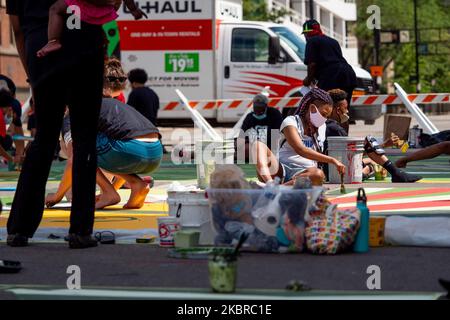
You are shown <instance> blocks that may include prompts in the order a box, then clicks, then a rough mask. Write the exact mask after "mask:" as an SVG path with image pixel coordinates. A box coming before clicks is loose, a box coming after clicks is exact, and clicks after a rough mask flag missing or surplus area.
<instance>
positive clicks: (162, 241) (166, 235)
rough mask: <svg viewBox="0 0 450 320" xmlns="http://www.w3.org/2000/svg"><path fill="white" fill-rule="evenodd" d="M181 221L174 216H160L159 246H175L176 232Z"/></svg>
mask: <svg viewBox="0 0 450 320" xmlns="http://www.w3.org/2000/svg"><path fill="white" fill-rule="evenodd" d="M180 229H181V228H180V223H179V222H178V219H177V218H174V217H161V218H158V232H159V246H160V247H165V248H172V247H175V237H174V235H175V232H177V231H179V230H180Z"/></svg>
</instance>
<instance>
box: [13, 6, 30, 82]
mask: <svg viewBox="0 0 450 320" xmlns="http://www.w3.org/2000/svg"><path fill="white" fill-rule="evenodd" d="M9 18H10V21H11V26H12V28H13V32H14V37H15V39H16V47H17V52H18V53H19V57H20V61H21V62H22V65H23V68H24V69H25V72H26V74H27V76H29V74H28V68H27V62H26V61H27V59H26V54H25V38H24V35H23V32H22V29H21V28H20V21H19V17H18V16H15V15H10V16H9Z"/></svg>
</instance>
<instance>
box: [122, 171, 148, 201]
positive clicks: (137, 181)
mask: <svg viewBox="0 0 450 320" xmlns="http://www.w3.org/2000/svg"><path fill="white" fill-rule="evenodd" d="M116 176H117V177H120V178H122V179H124V180H125V181H126V182H128V183H129V184H130V188H131V195H130V199H129V200H128V202H127V204H126V205H124V206H123V207H124V208H125V209H140V208H142V207H143V206H144V203H145V198H146V197H147V194H148V193H149V192H150V187H149V186H148V184H147V183H145V182H144V181H142V179H141V178H139V176H138V175H136V174H116Z"/></svg>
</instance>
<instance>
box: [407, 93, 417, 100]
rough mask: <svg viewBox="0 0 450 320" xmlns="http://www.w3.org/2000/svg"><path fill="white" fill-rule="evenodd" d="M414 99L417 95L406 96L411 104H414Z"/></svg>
mask: <svg viewBox="0 0 450 320" xmlns="http://www.w3.org/2000/svg"><path fill="white" fill-rule="evenodd" d="M416 99H417V94H411V95H409V96H408V100H409V101H411V102H414V100H416Z"/></svg>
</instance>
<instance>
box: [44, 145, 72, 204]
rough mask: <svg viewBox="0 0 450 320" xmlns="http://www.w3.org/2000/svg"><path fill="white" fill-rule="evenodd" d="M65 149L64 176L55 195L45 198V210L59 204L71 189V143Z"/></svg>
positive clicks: (51, 194)
mask: <svg viewBox="0 0 450 320" xmlns="http://www.w3.org/2000/svg"><path fill="white" fill-rule="evenodd" d="M65 148H66V150H67V153H68V156H69V158H68V159H67V163H66V167H65V168H64V174H63V176H62V178H61V183H60V184H59V186H58V190H57V191H56V193H49V194H48V195H47V197H46V198H45V205H46V206H47V208H51V207H53V206H54V205H55V204H57V203H59V202H61V200H62V199H63V198H64V195H65V194H66V193H67V192H68V191H69V190H70V188H71V187H72V166H73V158H72V143H71V142H69V143H68V144H67V146H65Z"/></svg>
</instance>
